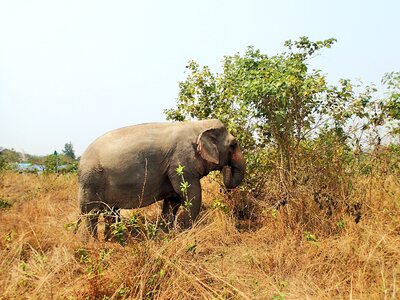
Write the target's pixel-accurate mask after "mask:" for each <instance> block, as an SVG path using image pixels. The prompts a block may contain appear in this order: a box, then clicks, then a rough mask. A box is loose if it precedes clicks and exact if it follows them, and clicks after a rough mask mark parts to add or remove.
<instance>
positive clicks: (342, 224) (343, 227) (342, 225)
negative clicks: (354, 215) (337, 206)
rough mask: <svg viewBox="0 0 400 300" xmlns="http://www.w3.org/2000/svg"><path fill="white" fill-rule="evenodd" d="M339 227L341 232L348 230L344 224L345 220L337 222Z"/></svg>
mask: <svg viewBox="0 0 400 300" xmlns="http://www.w3.org/2000/svg"><path fill="white" fill-rule="evenodd" d="M337 227H338V228H339V229H340V230H344V229H345V228H346V223H345V222H344V220H339V221H338V222H337Z"/></svg>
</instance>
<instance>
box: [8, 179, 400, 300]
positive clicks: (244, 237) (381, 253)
mask: <svg viewBox="0 0 400 300" xmlns="http://www.w3.org/2000/svg"><path fill="white" fill-rule="evenodd" d="M0 176H1V177H0V199H3V200H6V201H8V203H10V204H11V205H12V206H11V207H9V208H4V209H1V210H0V298H1V299H24V298H29V299H398V298H400V290H399V286H400V282H399V280H400V214H399V212H400V186H399V185H400V184H399V178H396V177H393V176H377V177H374V178H364V177H360V178H359V179H358V180H357V181H356V183H355V184H356V187H355V189H354V190H355V192H354V193H353V195H352V197H353V200H355V201H356V200H357V201H358V200H360V201H362V204H363V205H362V208H361V214H362V217H361V220H360V222H359V223H355V222H354V217H353V216H352V215H350V214H348V213H347V212H346V211H345V210H338V211H335V212H334V214H333V215H327V214H326V211H323V210H320V209H319V206H318V205H317V204H316V203H315V201H314V200H313V195H312V194H311V193H310V192H308V191H307V190H304V191H302V190H299V191H298V192H297V193H296V194H294V196H293V199H292V200H291V203H289V204H288V205H285V206H283V207H281V208H280V209H275V208H273V207H272V206H269V205H268V204H267V203H266V202H265V203H258V204H257V205H256V204H254V203H253V205H254V212H253V213H254V215H255V217H254V218H252V219H247V220H238V219H237V218H234V217H233V208H234V207H235V201H239V200H238V199H239V198H240V193H239V192H237V193H239V194H234V195H226V194H220V193H219V189H218V186H216V185H215V184H214V183H213V182H207V181H205V182H204V184H203V186H204V190H205V191H204V194H205V195H204V205H203V209H202V214H201V217H200V220H199V221H198V222H197V224H196V225H195V227H194V228H192V229H190V230H187V231H174V232H172V233H170V234H163V233H161V232H159V233H157V234H156V236H155V237H148V236H146V235H141V236H139V238H136V239H134V238H129V239H128V241H127V243H126V244H125V245H124V246H122V245H120V244H118V243H111V242H103V241H97V242H95V241H91V242H89V243H88V244H84V243H82V242H81V241H80V238H79V233H80V232H78V235H74V233H73V224H74V222H75V221H76V220H77V218H78V206H77V199H76V198H77V197H76V194H77V182H76V176H74V175H61V176H55V175H41V176H36V175H27V174H14V173H3V174H2V175H0ZM216 198H217V199H220V200H221V202H222V203H225V205H226V206H227V207H228V208H230V212H226V211H227V209H226V208H225V207H223V206H222V207H221V205H217V206H216V208H214V207H213V203H215V199H216ZM228 198H231V200H229V199H228ZM236 205H238V203H236ZM214 206H215V205H214ZM128 213H129V212H128ZM139 213H140V214H142V216H144V217H145V219H146V220H147V222H151V221H153V222H154V221H155V219H156V218H157V214H158V213H159V208H158V207H157V206H153V207H150V208H148V209H142V210H139ZM81 230H82V229H80V231H81Z"/></svg>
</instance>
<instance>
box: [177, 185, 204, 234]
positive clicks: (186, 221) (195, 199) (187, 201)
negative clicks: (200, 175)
mask: <svg viewBox="0 0 400 300" xmlns="http://www.w3.org/2000/svg"><path fill="white" fill-rule="evenodd" d="M188 183H189V184H190V185H189V186H188V187H187V189H186V190H182V191H181V205H182V206H183V208H184V212H183V227H184V228H189V227H191V226H192V225H193V223H194V221H196V218H197V216H198V215H199V212H200V206H201V186H200V180H198V179H196V180H191V181H188Z"/></svg>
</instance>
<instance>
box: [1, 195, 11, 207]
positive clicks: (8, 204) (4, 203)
mask: <svg viewBox="0 0 400 300" xmlns="http://www.w3.org/2000/svg"><path fill="white" fill-rule="evenodd" d="M11 206H12V204H11V203H10V201H8V200H7V199H1V198H0V209H8V208H10V207H11Z"/></svg>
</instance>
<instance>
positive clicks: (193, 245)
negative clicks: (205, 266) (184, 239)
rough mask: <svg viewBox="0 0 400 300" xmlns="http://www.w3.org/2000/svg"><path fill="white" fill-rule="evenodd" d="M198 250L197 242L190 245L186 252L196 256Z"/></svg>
mask: <svg viewBox="0 0 400 300" xmlns="http://www.w3.org/2000/svg"><path fill="white" fill-rule="evenodd" d="M196 249H197V243H196V242H193V243H189V244H188V245H187V246H186V252H188V253H192V254H194V253H195V252H196Z"/></svg>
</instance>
